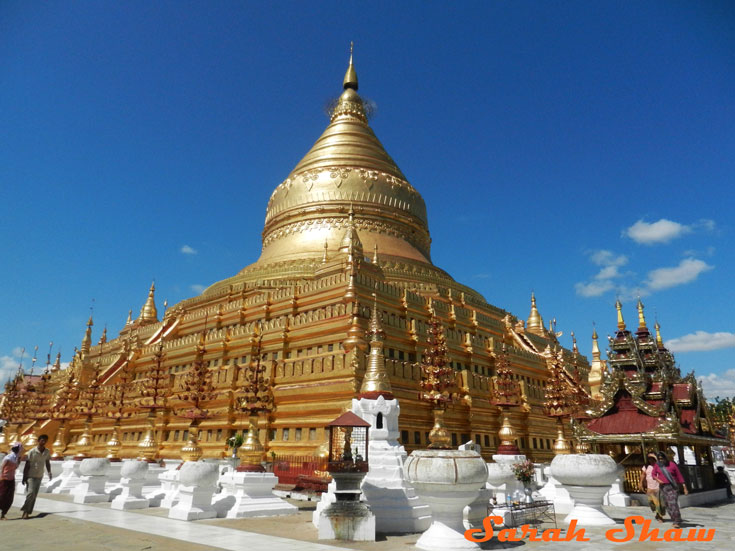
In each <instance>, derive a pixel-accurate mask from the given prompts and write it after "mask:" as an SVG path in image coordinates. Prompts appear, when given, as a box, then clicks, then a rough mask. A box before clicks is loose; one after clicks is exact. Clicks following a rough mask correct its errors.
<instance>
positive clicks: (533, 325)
mask: <svg viewBox="0 0 735 551" xmlns="http://www.w3.org/2000/svg"><path fill="white" fill-rule="evenodd" d="M526 329H527V330H528V331H530V332H531V333H537V334H542V333H543V332H544V320H543V319H542V318H541V314H539V312H538V308H536V294H535V293H534V292H533V291H532V292H531V314H530V315H529V316H528V321H526Z"/></svg>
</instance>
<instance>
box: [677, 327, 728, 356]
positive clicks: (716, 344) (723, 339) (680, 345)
mask: <svg viewBox="0 0 735 551" xmlns="http://www.w3.org/2000/svg"><path fill="white" fill-rule="evenodd" d="M666 347H667V348H668V349H669V350H671V351H672V352H694V351H697V352H698V351H703V350H718V349H720V348H735V333H727V332H726V331H720V332H717V333H708V332H707V331H695V332H694V333H689V334H688V335H684V336H682V337H676V338H675V339H671V340H669V341H666Z"/></svg>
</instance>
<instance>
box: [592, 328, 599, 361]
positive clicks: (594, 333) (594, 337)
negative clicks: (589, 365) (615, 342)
mask: <svg viewBox="0 0 735 551" xmlns="http://www.w3.org/2000/svg"><path fill="white" fill-rule="evenodd" d="M592 361H593V362H595V361H600V346H599V345H598V344H597V328H596V327H595V328H593V329H592Z"/></svg>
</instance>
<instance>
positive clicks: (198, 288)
mask: <svg viewBox="0 0 735 551" xmlns="http://www.w3.org/2000/svg"><path fill="white" fill-rule="evenodd" d="M189 288H190V289H191V290H192V291H194V292H195V293H199V294H200V295H201V294H202V293H203V292H204V289H206V287H205V286H204V285H200V284H198V283H195V284H194V285H190V286H189Z"/></svg>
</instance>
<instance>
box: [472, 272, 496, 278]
mask: <svg viewBox="0 0 735 551" xmlns="http://www.w3.org/2000/svg"><path fill="white" fill-rule="evenodd" d="M472 277H474V278H475V279H488V278H490V277H492V274H487V273H481V274H473V276H472Z"/></svg>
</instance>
